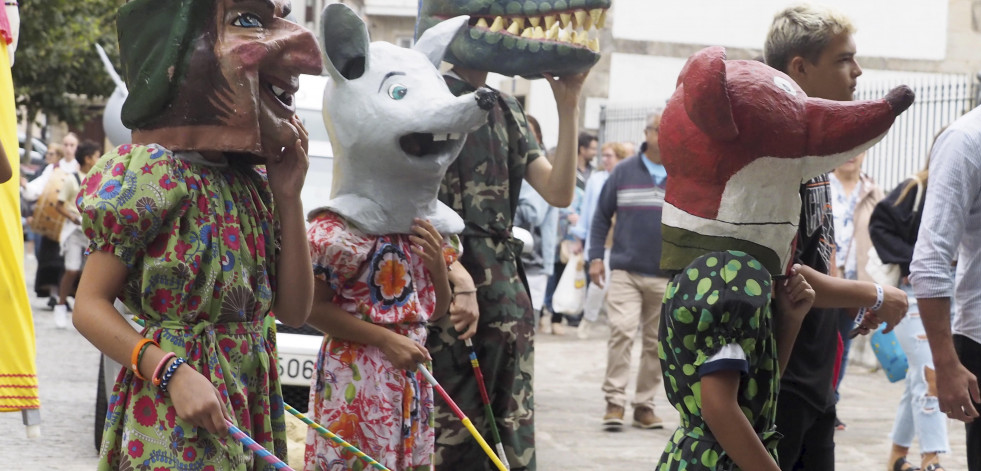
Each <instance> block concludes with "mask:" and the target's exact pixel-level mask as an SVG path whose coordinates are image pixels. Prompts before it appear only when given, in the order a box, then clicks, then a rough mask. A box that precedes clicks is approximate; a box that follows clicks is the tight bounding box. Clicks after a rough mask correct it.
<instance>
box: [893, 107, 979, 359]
mask: <svg viewBox="0 0 981 471" xmlns="http://www.w3.org/2000/svg"><path fill="white" fill-rule="evenodd" d="M954 260H957V286H956V291H955V292H954V293H955V294H954V298H955V300H956V302H957V312H956V313H955V315H954V319H953V323H952V331H953V333H955V334H960V335H963V336H965V337H968V338H970V339H972V340H974V341H975V342H978V343H981V107H977V108H974V109H973V110H971V111H970V112H968V113H967V114H965V115H964V116H962V117H961V118H960V119H958V120H957V121H955V122H954V123H953V124H951V125H950V127H949V128H947V130H946V131H945V132H944V133H943V134H942V135H940V137H939V138H937V142H936V143H935V144H934V146H933V152H932V153H931V155H930V180H929V184H928V185H927V191H926V202H925V203H924V206H923V221H922V222H921V223H920V232H919V235H918V236H917V241H916V248H915V249H914V250H913V262H912V263H911V264H910V281H911V282H912V284H913V290H914V292H915V293H916V297H917V298H924V299H926V298H947V297H949V296H950V292H951V288H954V280H953V279H951V277H950V265H951V262H952V261H954Z"/></svg>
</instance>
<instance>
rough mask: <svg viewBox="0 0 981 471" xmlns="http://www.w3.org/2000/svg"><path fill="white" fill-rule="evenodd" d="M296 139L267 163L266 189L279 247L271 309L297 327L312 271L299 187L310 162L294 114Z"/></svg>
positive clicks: (305, 311)
mask: <svg viewBox="0 0 981 471" xmlns="http://www.w3.org/2000/svg"><path fill="white" fill-rule="evenodd" d="M293 124H294V126H295V127H296V129H297V131H298V132H299V136H300V137H299V138H298V139H297V140H296V142H295V143H294V144H293V146H292V147H291V148H287V149H286V151H285V152H284V154H283V155H282V156H280V158H279V159H276V160H271V161H269V162H268V163H267V164H266V171H267V174H268V178H269V188H270V190H272V193H273V198H274V200H275V202H276V213H277V217H278V218H279V227H280V238H281V240H280V247H282V249H281V250H280V252H279V255H278V257H277V260H276V277H277V279H276V300H275V304H274V305H273V307H272V311H273V312H274V313H275V314H276V318H277V319H279V321H280V322H282V323H284V324H286V325H291V326H294V327H299V326H301V325H303V323H304V322H306V319H307V316H308V315H309V314H310V307H311V305H312V303H313V272H312V271H311V270H309V267H311V266H312V263H311V262H310V250H309V247H308V245H307V232H306V224H305V222H304V218H303V203H302V202H301V201H300V189H301V188H303V180H304V178H305V177H306V174H307V168H308V167H309V165H310V161H309V159H308V158H307V131H306V129H305V128H304V127H303V125H302V124H301V123H300V121H299V118H297V117H296V116H294V117H293Z"/></svg>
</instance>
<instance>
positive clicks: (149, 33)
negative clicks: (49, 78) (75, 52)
mask: <svg viewBox="0 0 981 471" xmlns="http://www.w3.org/2000/svg"><path fill="white" fill-rule="evenodd" d="M214 11H215V1H214V0H133V1H130V2H129V3H127V4H125V5H123V6H122V7H120V9H119V17H118V19H117V20H116V31H117V34H118V38H119V56H120V60H121V61H122V66H123V78H124V79H125V80H126V86H127V87H128V88H129V96H128V97H127V98H126V102H125V103H124V104H123V110H122V120H123V124H124V125H125V126H126V127H128V128H130V129H145V128H147V127H148V126H149V125H150V124H152V122H153V121H154V120H155V119H156V118H159V117H160V115H161V113H162V112H163V111H164V109H165V108H166V107H167V105H168V104H169V103H170V101H171V100H172V99H173V97H174V96H175V95H176V94H177V90H178V87H179V86H180V84H181V82H183V78H184V75H185V73H186V72H187V68H188V63H189V61H190V57H191V52H192V46H193V43H194V39H195V38H196V37H197V36H198V35H200V34H201V30H202V29H203V27H204V26H205V24H206V22H207V21H214Z"/></svg>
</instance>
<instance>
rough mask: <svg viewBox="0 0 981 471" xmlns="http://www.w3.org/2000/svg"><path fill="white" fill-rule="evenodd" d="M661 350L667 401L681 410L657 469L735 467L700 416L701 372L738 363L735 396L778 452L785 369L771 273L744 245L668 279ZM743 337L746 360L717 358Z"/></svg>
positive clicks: (700, 261)
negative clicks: (772, 302)
mask: <svg viewBox="0 0 981 471" xmlns="http://www.w3.org/2000/svg"><path fill="white" fill-rule="evenodd" d="M661 312H662V314H661V326H660V342H659V345H658V356H659V357H660V359H661V371H662V374H663V375H664V389H665V391H666V392H667V397H668V401H670V402H671V405H673V406H674V408H675V409H677V411H678V413H679V414H680V415H681V425H680V426H679V427H678V429H677V430H675V432H674V434H673V435H672V437H671V440H670V441H669V442H668V444H667V446H666V447H665V449H664V454H663V455H661V461H660V462H659V463H658V465H657V470H658V471H669V470H713V471H716V470H718V471H721V470H736V469H739V468H738V467H736V466H735V464H734V463H733V462H732V459H731V458H729V456H727V455H726V453H725V451H723V449H722V446H721V445H719V443H718V442H717V441H716V440H715V438H714V437H713V436H712V432H711V431H710V430H709V428H708V425H706V424H705V421H704V419H702V412H701V411H702V396H701V376H702V375H704V374H710V373H712V372H713V371H721V370H733V369H735V370H739V371H741V372H742V373H743V374H742V375H741V377H740V381H739V396H738V402H739V406H740V408H741V409H742V410H743V413H744V414H746V417H747V418H748V419H749V422H750V423H751V424H752V425H753V429H754V430H756V433H757V434H758V435H759V436H760V439H761V440H762V441H763V444H764V445H765V446H766V448H767V450H769V451H770V454H771V455H772V456H773V457H774V459H776V443H777V440H778V439H779V434H777V433H776V431H775V428H774V420H775V418H776V407H777V391H778V389H779V384H780V375H779V367H778V358H777V346H776V340H775V338H774V324H773V318H772V315H771V310H770V274H769V272H767V271H766V269H765V268H763V265H762V264H761V263H759V262H758V261H757V260H756V259H754V258H753V257H750V256H749V255H747V254H745V253H742V252H735V251H729V252H714V253H710V254H706V255H703V256H701V257H699V258H697V259H695V261H694V262H692V263H691V264H690V265H688V266H687V267H686V268H685V269H684V270H682V271H681V273H680V274H678V275H677V276H675V277H674V279H672V280H671V282H670V283H668V287H667V290H666V292H665V295H664V306H663V307H662V310H661ZM730 344H738V345H739V347H741V348H742V351H743V353H744V354H745V360H741V359H739V360H737V359H714V360H715V361H709V360H710V359H713V357H714V356H715V355H716V354H717V353H719V351H720V350H722V348H723V347H725V346H727V345H730Z"/></svg>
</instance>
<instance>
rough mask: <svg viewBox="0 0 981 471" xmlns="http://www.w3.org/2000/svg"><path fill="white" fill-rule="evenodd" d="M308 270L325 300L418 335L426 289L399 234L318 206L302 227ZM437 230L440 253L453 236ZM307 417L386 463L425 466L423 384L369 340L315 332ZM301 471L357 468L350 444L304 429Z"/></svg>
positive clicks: (424, 276) (427, 432)
mask: <svg viewBox="0 0 981 471" xmlns="http://www.w3.org/2000/svg"><path fill="white" fill-rule="evenodd" d="M307 238H308V240H309V242H310V254H311V257H312V259H313V270H314V276H315V277H316V278H317V279H318V280H321V281H326V282H327V283H329V284H330V287H331V289H333V290H334V292H335V296H334V299H333V301H334V303H336V304H337V305H338V306H340V307H341V308H342V309H344V310H345V311H347V312H349V313H351V315H353V316H357V317H358V318H359V319H361V320H364V321H366V322H371V323H373V324H377V325H381V326H384V327H386V328H388V329H390V330H392V331H395V332H398V333H399V334H402V335H405V336H407V337H409V338H411V339H413V340H415V341H417V342H419V343H420V344H423V345H425V344H426V324H427V322H428V321H429V318H430V317H431V316H432V314H433V310H434V309H435V307H436V291H435V288H434V287H433V284H432V281H431V278H430V275H429V272H428V271H427V270H426V268H425V266H424V264H423V261H422V259H421V258H420V257H418V256H417V255H416V254H414V253H413V252H412V251H411V247H412V242H411V241H410V240H409V235H408V234H388V235H381V236H378V235H369V234H365V233H363V232H361V231H360V230H359V229H358V228H357V227H356V226H355V225H353V224H352V223H350V222H349V221H348V220H346V219H344V217H342V216H340V215H338V214H336V213H333V212H329V211H325V212H323V213H320V214H319V215H318V216H316V217H315V218H314V220H313V221H312V225H311V227H310V229H308V230H307ZM455 240H456V239H455V237H454V238H452V239H446V242H445V244H444V250H443V253H444V258H445V259H446V263H447V264H449V263H452V262H453V261H454V260H456V257H457V256H458V254H459V252H458V250H459V248H458V247H459V245H458V244H457V243H454V242H453V241H455ZM310 411H311V414H312V415H313V418H314V420H315V421H316V422H317V423H319V424H321V425H323V426H324V427H325V428H327V429H328V430H330V431H331V432H334V433H335V434H337V435H339V436H340V437H341V438H343V439H345V440H347V441H348V442H350V443H351V444H353V445H354V446H356V447H358V448H359V449H361V451H363V452H365V453H366V454H367V455H368V456H371V457H372V458H375V459H376V460H378V462H379V463H381V464H383V465H385V466H386V467H387V468H389V469H391V470H393V471H396V470H429V469H430V468H431V463H432V455H433V442H434V433H433V416H432V411H433V390H432V387H431V386H429V384H428V383H427V382H426V379H425V378H424V377H423V376H422V374H421V373H419V372H414V373H410V372H408V371H406V370H401V369H397V368H395V367H394V366H392V364H391V363H390V362H389V361H388V359H387V358H386V357H385V355H384V354H383V353H382V351H381V350H380V349H379V348H377V347H373V346H368V345H363V344H360V343H355V342H349V341H346V340H341V339H333V338H330V336H326V337H325V338H324V343H323V344H322V345H321V347H320V353H319V356H318V358H317V374H316V376H315V377H314V381H313V385H312V387H311V390H310ZM306 443H307V446H306V452H305V454H304V463H305V467H304V469H306V470H307V471H314V470H317V471H321V470H329V471H334V470H347V469H362V467H364V463H363V462H361V461H360V460H359V459H358V458H357V457H355V456H354V455H353V454H352V453H349V452H346V451H345V450H344V449H343V448H341V447H339V446H337V444H335V443H333V442H331V441H330V440H328V439H326V438H323V437H321V436H320V435H318V434H317V433H316V432H314V431H313V430H312V429H311V430H310V431H309V432H308V434H307V441H306Z"/></svg>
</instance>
